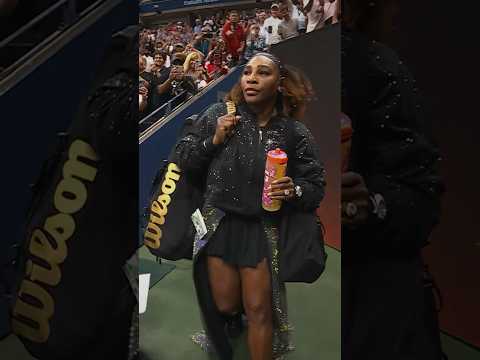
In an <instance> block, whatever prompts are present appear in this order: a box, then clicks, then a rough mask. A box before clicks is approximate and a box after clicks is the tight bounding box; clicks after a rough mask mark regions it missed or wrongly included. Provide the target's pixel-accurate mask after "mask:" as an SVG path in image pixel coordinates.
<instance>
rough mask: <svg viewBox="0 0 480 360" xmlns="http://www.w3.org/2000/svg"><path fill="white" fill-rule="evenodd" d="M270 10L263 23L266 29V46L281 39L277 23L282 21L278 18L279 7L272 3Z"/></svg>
mask: <svg viewBox="0 0 480 360" xmlns="http://www.w3.org/2000/svg"><path fill="white" fill-rule="evenodd" d="M270 10H271V13H272V15H271V16H270V17H269V18H268V19H266V20H265V22H264V23H263V25H264V27H265V29H266V31H267V36H266V40H267V45H268V46H270V45H273V44H278V43H279V42H280V41H281V40H282V38H281V37H280V35H278V25H279V24H280V23H281V22H282V19H280V12H279V7H278V5H277V4H272V6H271V7H270Z"/></svg>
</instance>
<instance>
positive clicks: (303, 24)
mask: <svg viewBox="0 0 480 360" xmlns="http://www.w3.org/2000/svg"><path fill="white" fill-rule="evenodd" d="M299 1H300V0H291V4H292V7H291V12H290V16H291V17H292V18H293V19H297V21H298V32H299V33H301V34H304V33H305V32H306V31H307V18H306V17H305V14H304V13H303V7H302V5H301V4H300V2H299ZM289 2H290V1H289Z"/></svg>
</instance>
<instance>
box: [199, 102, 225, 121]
mask: <svg viewBox="0 0 480 360" xmlns="http://www.w3.org/2000/svg"><path fill="white" fill-rule="evenodd" d="M226 112H227V110H226V105H225V103H223V102H217V103H214V104H212V105H210V106H209V107H207V108H206V110H205V111H203V113H202V117H205V118H207V119H215V120H216V119H217V118H218V117H220V116H222V115H225V114H226Z"/></svg>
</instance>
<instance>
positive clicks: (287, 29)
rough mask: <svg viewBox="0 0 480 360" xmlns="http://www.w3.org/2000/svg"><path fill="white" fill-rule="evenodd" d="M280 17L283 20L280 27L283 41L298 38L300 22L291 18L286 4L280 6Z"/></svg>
mask: <svg viewBox="0 0 480 360" xmlns="http://www.w3.org/2000/svg"><path fill="white" fill-rule="evenodd" d="M280 16H281V17H282V19H283V20H282V22H281V23H280V24H279V25H278V34H279V35H280V37H281V38H282V40H286V39H290V38H293V37H296V36H298V20H297V19H296V18H295V19H294V18H292V17H291V15H290V12H289V9H288V5H287V4H286V3H282V4H281V5H280Z"/></svg>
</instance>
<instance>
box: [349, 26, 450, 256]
mask: <svg viewBox="0 0 480 360" xmlns="http://www.w3.org/2000/svg"><path fill="white" fill-rule="evenodd" d="M342 107H343V111H344V112H345V113H346V114H347V115H348V116H349V117H350V118H351V119H352V126H353V128H354V135H353V140H352V151H351V154H352V155H351V159H350V170H351V171H354V172H357V173H360V174H361V175H362V176H363V177H364V178H365V181H366V184H367V188H368V189H369V190H370V191H371V192H372V193H380V194H381V195H382V196H383V197H384V198H385V201H386V206H387V218H386V219H385V221H383V222H377V221H373V223H370V224H368V225H367V226H364V227H363V228H360V229H356V230H355V231H349V230H348V229H342V232H343V238H342V239H343V242H344V245H343V248H342V250H343V253H342V259H345V260H346V261H347V262H348V261H349V260H351V259H352V260H353V259H354V258H360V257H365V255H366V254H369V255H373V256H376V255H379V253H381V256H385V255H386V254H389V255H391V254H395V256H396V255H402V254H403V255H408V254H415V253H417V252H418V250H419V249H420V248H421V247H423V246H424V245H425V244H426V242H427V241H428V238H429V235H430V232H431V231H432V228H433V227H434V225H435V224H436V223H437V222H438V219H439V216H440V195H441V193H442V192H443V184H442V180H441V178H440V176H439V172H438V162H439V160H440V156H439V152H438V149H437V148H436V147H435V146H434V145H433V144H432V142H431V141H429V135H428V131H427V129H426V126H425V123H424V115H423V109H422V106H421V99H420V97H419V94H418V90H417V87H416V81H415V80H414V79H413V78H412V76H411V74H410V73H409V71H408V69H407V68H406V66H405V65H404V64H403V62H402V61H401V60H400V59H399V58H398V56H397V55H396V53H395V52H394V51H393V50H391V49H389V48H388V47H387V46H385V45H382V44H380V43H378V42H375V41H369V40H367V39H365V38H363V37H362V36H361V35H359V34H355V33H351V32H348V31H344V32H343V36H342ZM356 238H365V240H366V241H358V240H355V239H356Z"/></svg>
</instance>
